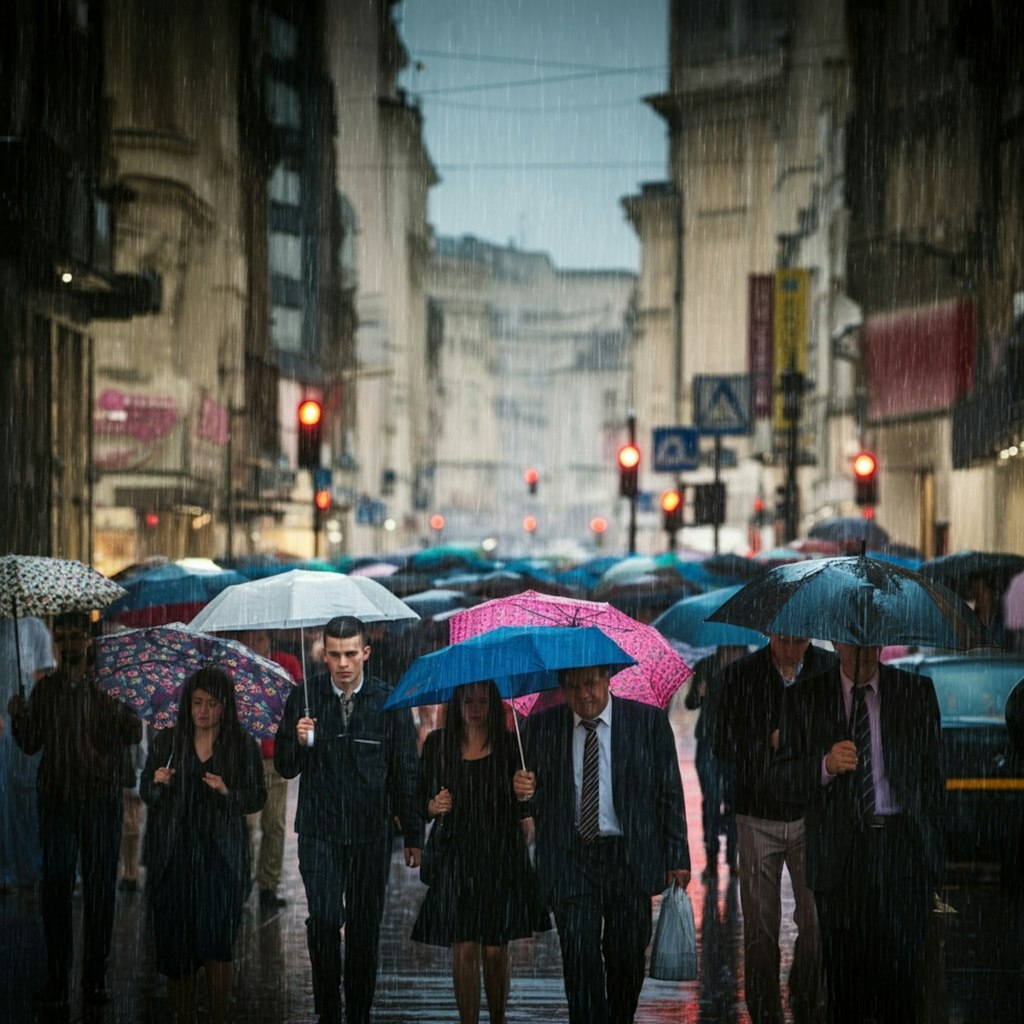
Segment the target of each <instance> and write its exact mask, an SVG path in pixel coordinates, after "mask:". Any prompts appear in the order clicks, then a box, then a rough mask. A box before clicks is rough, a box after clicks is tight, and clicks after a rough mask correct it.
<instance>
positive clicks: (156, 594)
mask: <svg viewBox="0 0 1024 1024" xmlns="http://www.w3.org/2000/svg"><path fill="white" fill-rule="evenodd" d="M245 582H246V580H245V577H244V576H242V575H241V574H240V573H237V572H235V571H234V570H232V569H223V568H221V567H220V566H219V565H217V564H216V563H214V562H211V561H209V560H207V559H188V558H183V559H181V560H180V561H178V562H167V563H165V564H163V565H157V566H154V567H153V568H151V569H143V570H141V571H139V572H134V573H132V574H131V575H130V576H127V577H125V578H124V580H123V581H122V582H121V586H122V587H124V589H125V591H126V593H125V595H124V596H123V597H121V598H120V599H119V600H117V601H115V602H114V603H113V604H111V605H109V606H108V607H107V609H106V612H105V613H104V614H105V617H106V618H108V619H118V620H119V621H121V622H122V623H124V624H125V625H129V626H140V627H142V626H159V625H165V624H167V623H168V622H173V621H176V620H180V619H183V618H191V617H192V616H193V615H195V614H196V612H198V611H199V609H200V608H202V606H203V605H205V604H206V603H207V602H208V601H210V600H211V599H212V598H214V597H216V596H217V595H218V594H219V593H220V592H221V591H222V590H224V589H226V588H227V587H231V586H234V585H235V584H236V583H245Z"/></svg>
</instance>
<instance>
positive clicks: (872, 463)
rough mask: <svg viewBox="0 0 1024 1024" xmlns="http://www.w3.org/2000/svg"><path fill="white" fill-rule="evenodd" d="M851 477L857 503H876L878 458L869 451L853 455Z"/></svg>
mask: <svg viewBox="0 0 1024 1024" xmlns="http://www.w3.org/2000/svg"><path fill="white" fill-rule="evenodd" d="M853 479H854V486H855V488H856V499H857V504H858V505H877V504H878V459H876V458H875V456H874V455H873V454H872V453H871V452H867V451H863V452H857V454H856V455H855V456H854V457H853Z"/></svg>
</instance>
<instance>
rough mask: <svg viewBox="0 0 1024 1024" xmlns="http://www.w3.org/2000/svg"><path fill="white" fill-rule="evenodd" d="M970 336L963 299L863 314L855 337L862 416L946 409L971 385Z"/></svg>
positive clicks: (971, 314) (973, 326)
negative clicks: (864, 395) (864, 403)
mask: <svg viewBox="0 0 1024 1024" xmlns="http://www.w3.org/2000/svg"><path fill="white" fill-rule="evenodd" d="M976 335H977V314H976V311H975V308H974V303H973V302H969V301H967V300H966V299H956V300H954V301H953V302H945V303H942V304H940V305H936V306H921V307H918V308H916V309H903V310H900V311H899V312H898V313H887V314H885V315H882V316H872V317H869V318H868V319H867V322H866V323H865V324H864V328H863V331H862V337H861V344H862V350H863V354H864V372H865V377H866V384H867V390H868V419H869V420H880V419H889V418H892V417H896V416H906V415H908V414H910V413H919V412H933V411H936V410H944V409H949V408H950V407H951V406H952V404H953V402H954V400H955V399H957V398H959V397H960V396H961V395H963V394H966V393H967V392H969V391H970V390H971V388H972V387H973V386H974V351H975V340H976Z"/></svg>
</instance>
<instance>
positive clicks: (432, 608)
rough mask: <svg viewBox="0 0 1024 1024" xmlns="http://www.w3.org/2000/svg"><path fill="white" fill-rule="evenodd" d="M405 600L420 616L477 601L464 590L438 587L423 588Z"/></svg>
mask: <svg viewBox="0 0 1024 1024" xmlns="http://www.w3.org/2000/svg"><path fill="white" fill-rule="evenodd" d="M403 600H404V602H405V604H407V605H408V606H409V607H410V608H411V609H412V610H413V611H414V612H416V614H417V615H420V616H426V615H437V614H439V613H440V612H450V611H456V610H458V609H459V608H468V607H470V605H472V604H475V603H476V602H475V600H474V598H472V597H470V596H469V595H468V594H467V593H465V592H464V591H462V590H443V589H438V588H436V587H433V588H431V589H430V590H421V591H420V592H419V593H418V594H409V595H408V596H406V597H405V598H404V599H403Z"/></svg>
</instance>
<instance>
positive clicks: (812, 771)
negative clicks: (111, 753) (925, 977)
mask: <svg viewBox="0 0 1024 1024" xmlns="http://www.w3.org/2000/svg"><path fill="white" fill-rule="evenodd" d="M835 648H836V653H837V654H838V655H839V666H838V668H836V669H835V670H833V671H832V672H830V673H828V674H827V675H824V676H819V677H817V678H816V679H812V680H808V682H807V684H806V685H803V686H800V687H796V688H794V689H793V691H792V693H789V692H787V694H786V697H785V700H784V703H783V712H782V723H781V736H780V743H779V753H778V757H777V758H776V759H775V761H774V762H773V764H772V768H771V772H772V777H773V784H774V788H775V791H776V793H777V794H778V795H779V796H780V798H783V799H796V800H806V801H807V807H806V813H805V817H804V822H805V826H806V862H807V880H808V884H809V885H810V887H811V889H812V890H813V891H814V901H815V905H816V906H817V909H818V921H819V924H820V928H821V937H822V959H823V961H824V967H825V977H826V981H827V988H828V1001H829V1011H830V1019H831V1021H832V1022H833V1024H855V1022H860V1021H865V1020H870V1021H875V1022H877V1024H884V1022H891V1024H914V1022H915V1021H916V1020H917V1019H918V1011H919V1005H920V996H921V993H920V978H919V961H920V953H921V944H922V942H923V940H924V934H925V929H926V928H927V924H928V915H929V912H930V911H931V908H932V904H933V899H934V896H933V894H934V892H935V888H936V887H937V886H938V885H939V884H940V882H941V879H942V868H943V846H942V844H943V839H942V825H943V820H942V819H943V804H944V797H945V772H944V768H943V758H942V738H941V726H940V719H939V706H938V702H937V700H936V698H935V688H934V687H933V685H932V682H931V680H930V679H929V678H928V677H927V676H916V675H910V674H909V673H906V672H901V671H899V670H898V669H894V668H890V667H889V666H888V665H881V664H879V660H878V655H879V650H880V649H879V648H878V647H856V646H853V645H851V644H841V643H837V644H836V645H835Z"/></svg>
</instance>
